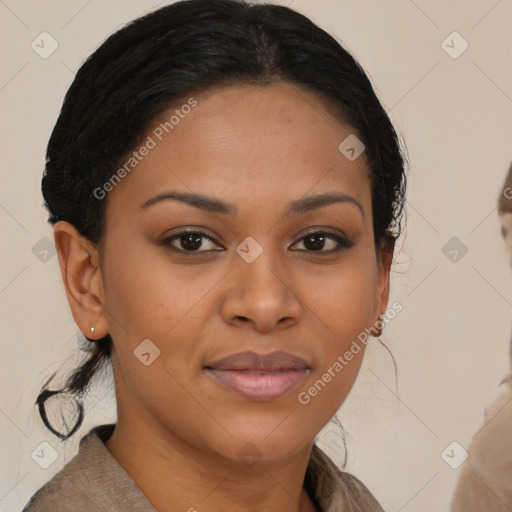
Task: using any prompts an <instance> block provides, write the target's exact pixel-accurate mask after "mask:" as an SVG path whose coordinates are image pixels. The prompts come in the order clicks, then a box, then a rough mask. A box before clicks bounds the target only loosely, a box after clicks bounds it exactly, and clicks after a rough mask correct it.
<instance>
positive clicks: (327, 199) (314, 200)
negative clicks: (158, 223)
mask: <svg viewBox="0 0 512 512" xmlns="http://www.w3.org/2000/svg"><path fill="white" fill-rule="evenodd" d="M168 200H175V201H181V202H182V203H185V204H188V205H190V206H195V207H196V208H200V209H201V210H205V211H207V212H212V213H223V214H226V215H235V214H236V213H237V212H238V207H237V206H235V205H233V204H229V203H226V202H225V201H223V200H221V199H217V198H214V197H209V196H205V195H202V194H193V193H190V192H177V191H169V192H163V193H161V194H158V195H157V196H155V197H152V198H151V199H148V200H147V201H146V202H145V203H143V204H142V205H141V209H142V210H143V209H146V208H149V207H150V206H153V205H154V204H157V203H160V202H161V201H168ZM335 203H347V204H352V205H354V206H356V207H357V208H358V210H359V211H360V213H361V216H362V217H363V219H364V210H363V207H362V206H361V204H360V203H359V201H357V200H356V199H355V198H354V197H352V196H349V195H347V194H343V193H341V192H336V193H327V194H319V195H315V196H306V197H303V198H301V199H298V200H296V201H292V202H291V203H290V205H289V207H288V209H287V210H286V212H285V216H287V215H297V214H301V213H307V212H310V211H312V210H316V209H317V208H322V207H323V206H328V205H331V204H335Z"/></svg>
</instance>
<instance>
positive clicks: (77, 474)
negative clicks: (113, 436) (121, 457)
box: [22, 425, 123, 512]
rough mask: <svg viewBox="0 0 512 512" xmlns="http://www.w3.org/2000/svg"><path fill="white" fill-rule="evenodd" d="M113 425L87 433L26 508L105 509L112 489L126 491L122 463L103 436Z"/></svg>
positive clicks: (61, 511)
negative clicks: (120, 475)
mask: <svg viewBox="0 0 512 512" xmlns="http://www.w3.org/2000/svg"><path fill="white" fill-rule="evenodd" d="M109 429H111V430H113V425H102V426H100V427H96V428H94V429H92V430H91V431H90V432H89V433H88V434H87V435H85V436H84V437H83V438H82V439H81V441H80V446H79V450H78V453H77V454H76V455H75V456H74V457H73V459H71V461H69V462H68V463H67V464H66V465H65V466H64V468H63V469H62V470H61V471H59V472H58V473H57V474H56V475H54V477H53V478H52V479H51V480H50V481H49V482H47V483H46V484H45V485H43V486H42V487H41V488H40V489H39V490H38V491H37V492H36V493H35V494H34V495H33V496H32V497H31V498H30V500H29V502H28V503H27V504H26V505H25V508H24V509H23V511H22V512H46V511H48V512H67V511H70V512H71V511H73V512H97V511H103V510H105V506H106V505H108V500H109V499H111V496H112V492H111V491H112V490H113V489H114V488H115V491H116V492H119V491H121V492H123V479H122V478H118V476H117V475H118V474H119V469H120V467H119V466H117V464H116V463H115V461H114V459H113V458H112V457H111V456H110V453H109V452H108V450H107V449H106V447H105V445H104V444H103V441H102V440H101V438H100V437H99V436H101V435H105V433H108V432H109ZM111 430H110V432H111ZM119 484H120V485H119ZM119 487H121V489H119ZM107 509H108V506H107Z"/></svg>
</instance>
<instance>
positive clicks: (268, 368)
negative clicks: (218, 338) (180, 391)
mask: <svg viewBox="0 0 512 512" xmlns="http://www.w3.org/2000/svg"><path fill="white" fill-rule="evenodd" d="M205 369H206V370H207V371H208V372H209V373H210V375H212V376H213V377H214V378H215V379H216V380H217V381H218V382H219V383H221V384H223V385H224V386H226V387H227V388H229V389H231V390H233V391H235V392H237V393H238V394H240V395H242V396H244V397H246V398H249V399H251V400H255V401H267V400H274V399H276V398H279V397H281V396H283V395H285V394H286V393H288V392H290V391H291V390H292V389H294V388H296V387H297V386H298V385H299V383H300V382H301V381H302V379H303V378H304V377H305V376H306V374H307V373H308V372H309V366H308V365H307V363H306V362H305V361H304V360H303V359H301V358H299V357H296V356H292V355H291V354H288V353H286V352H272V353H270V354H266V355H258V354H256V353H255V352H240V353H238V354H232V355H230V356H228V357H224V358H222V359H219V360H217V361H215V362H214V363H212V364H210V365H208V366H206V367H205Z"/></svg>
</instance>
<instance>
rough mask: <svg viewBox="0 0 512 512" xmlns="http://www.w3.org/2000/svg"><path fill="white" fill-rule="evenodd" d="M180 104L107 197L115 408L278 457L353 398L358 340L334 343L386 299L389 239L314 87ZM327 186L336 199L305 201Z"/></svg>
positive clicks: (214, 94)
mask: <svg viewBox="0 0 512 512" xmlns="http://www.w3.org/2000/svg"><path fill="white" fill-rule="evenodd" d="M183 104H188V105H189V106H190V108H187V107H185V108H181V107H180V106H179V105H178V106H177V107H176V108H173V109H170V110H169V111H168V112H166V113H165V115H163V116H162V118H160V119H158V120H157V121H156V122H155V123H154V125H153V126H152V127H151V129H150V130H149V131H148V133H147V134H146V138H145V139H144V140H143V141H142V142H141V145H140V146H142V145H146V147H147V148H148V149H147V151H144V150H142V151H139V148H140V146H138V147H137V148H135V150H136V151H138V156H136V157H135V158H137V159H138V160H137V163H136V165H128V166H127V167H126V169H128V168H129V169H130V171H129V173H127V175H126V176H125V177H124V178H123V179H122V180H121V181H120V182H119V183H118V184H116V185H115V186H113V187H112V190H111V191H109V192H108V194H107V197H106V198H105V199H104V200H106V201H107V221H106V238H105V239H104V244H102V246H101V282H102V289H101V291H100V293H99V299H100V302H101V305H102V314H103V315H104V319H105V321H106V325H107V324H108V332H110V334H111V336H112V338H113V341H114V368H115V372H116V374H115V375H116V392H117V400H118V414H119V421H124V422H125V425H133V428H137V429H139V430H141V429H142V430H144V429H146V431H147V432H149V431H151V432H153V433H154V432H155V431H156V430H158V431H159V432H161V433H162V435H164V436H165V437H166V438H167V439H171V440H176V439H180V440H182V441H184V442H186V443H187V444H189V445H192V446H194V447H197V448H199V449H200V450H203V451H205V450H206V451H207V452H209V453H216V454H219V455H222V456H225V457H228V458H230V459H239V460H240V459H241V458H244V457H249V458H251V457H253V458H258V459H259V458H262V459H267V460H272V459H278V458H281V457H284V456H286V455H289V454H291V453H293V452H296V451H297V450H298V449H299V448H300V447H304V446H306V445H307V444H308V443H310V442H311V441H312V440H313V438H314V436H315V435H316V434H317V433H318V432H319V430H320V429H321V428H322V427H323V426H324V425H325V424H326V423H327V422H328V420H329V419H330V418H331V417H332V415H333V414H334V413H335V412H336V410H337V409H338V408H339V407H340V405H341V404H342V403H343V401H344V400H345V398H346V396H347V394H348V393H349V391H350V389H351V387H352V385H353V383H354V380H355V378H356V375H357V373H358V370H359V368H360V365H361V362H362V356H363V353H364V345H362V344H361V343H360V344H359V345H360V347H361V348H362V350H360V351H359V352H358V353H357V354H353V358H352V359H351V360H349V361H347V360H346V358H344V354H345V353H346V352H347V351H348V350H349V349H350V347H351V345H352V343H353V341H354V340H357V336H358V334H360V333H361V332H362V331H364V329H365V328H368V327H370V326H371V325H372V324H374V323H375V322H376V321H377V319H378V316H379V315H380V314H382V313H384V311H385V308H386V305H387V299H388V296H387V293H388V279H389V273H388V270H389V265H390V260H391V258H390V256H391V255H392V250H390V251H388V252H387V253H386V254H387V258H385V259H382V260H380V258H379V259H377V258H376V252H375V247H374V241H373V227H372V209H371V195H370V181H369V170H368V167H367V162H366V159H365V154H364V152H363V153H362V154H361V155H360V156H358V157H357V158H354V157H355V156H357V152H358V150H359V149H360V147H359V146H357V141H356V146H355V151H351V150H350V148H348V151H347V149H346V148H345V146H342V149H343V148H344V149H343V152H342V151H341V150H340V149H339V145H340V143H342V142H343V141H344V140H345V139H346V138H347V137H348V136H351V135H353V134H354V130H353V129H352V128H351V127H350V126H348V125H344V124H341V123H340V122H339V121H338V120H337V119H336V118H335V117H333V115H332V114H331V113H330V111H331V112H332V108H331V109H329V107H328V105H327V104H326V103H325V102H323V101H322V100H321V99H319V98H318V97H317V96H316V95H315V94H313V93H311V92H308V91H306V90H304V89H302V88H298V87H296V86H291V85H289V84H284V83H280V84H274V85H272V86H268V87H256V86H243V87H230V88H224V89H218V90H212V91H208V92H203V93H201V94H197V95H194V96H193V99H191V98H185V99H184V101H183ZM176 110H178V112H175V111H176ZM329 110H330V111H329ZM173 114H174V115H175V117H174V118H173V119H172V121H169V119H170V118H171V115H173ZM177 120H178V121H177ZM166 121H169V123H168V124H167V125H166V129H165V128H163V125H162V124H161V123H165V122H166ZM147 137H150V138H149V139H148V138H147ZM351 140H352V141H353V139H348V142H347V143H345V144H348V145H349V146H351V145H350V141H351ZM352 146H353V144H352ZM142 153H145V156H143V155H142ZM131 164H134V161H132V162H131ZM121 174H123V173H121ZM106 188H107V189H108V188H109V187H108V186H107V187H106ZM165 194H168V195H169V196H170V195H171V194H176V195H181V197H182V200H178V199H177V198H175V199H171V198H169V197H168V198H166V197H165V196H164V195H165ZM326 194H328V195H330V196H332V197H334V196H340V197H341V199H342V200H336V201H334V200H329V201H325V200H324V201H314V200H312V198H313V197H314V196H324V195H326ZM196 196H197V197H196ZM343 198H345V200H343ZM324 199H325V198H324ZM183 231H193V232H194V233H198V232H199V233H200V235H198V234H196V235H190V234H189V235H188V236H186V235H183V234H182V232H183ZM180 234H181V236H180ZM381 263H382V264H381ZM147 340H150V341H147ZM370 342H371V341H370ZM276 351H279V352H285V353H287V354H288V355H287V356H286V355H285V356H283V355H282V354H281V355H279V354H278V355H277V356H275V357H273V356H272V353H273V352H276ZM247 352H251V353H253V354H252V355H247V354H245V355H244V354H242V355H240V354H241V353H247ZM354 352H355V351H354ZM269 354H270V357H268V358H267V359H263V358H262V356H266V355H269ZM228 356H233V357H229V359H227V360H224V362H223V361H221V360H222V359H224V358H227V357H228ZM260 356H261V357H260ZM339 357H341V358H344V359H343V360H344V361H345V363H346V364H343V365H342V366H343V368H342V370H341V371H340V370H338V371H336V370H333V367H334V366H335V363H336V362H337V361H338V362H339V361H340V359H339ZM336 368H338V369H339V366H336ZM329 369H331V370H330V379H328V377H325V374H326V372H328V373H329ZM319 380H320V381H321V383H319V382H318V381H319ZM315 383H316V387H315ZM322 383H323V384H322ZM312 387H313V388H314V389H316V392H315V391H314V390H313V391H311V392H310V391H308V390H310V388H312ZM155 429H156V430H155Z"/></svg>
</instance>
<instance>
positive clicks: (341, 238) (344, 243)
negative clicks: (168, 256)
mask: <svg viewBox="0 0 512 512" xmlns="http://www.w3.org/2000/svg"><path fill="white" fill-rule="evenodd" d="M203 229H204V228H187V229H182V230H181V231H178V232H176V233H174V234H172V235H170V236H167V237H165V238H163V239H162V240H161V241H160V242H159V245H162V246H164V247H168V248H169V249H171V250H173V251H175V252H177V253H182V254H186V255H194V254H201V253H208V252H212V251H219V250H222V251H223V250H226V249H207V250H202V251H201V250H199V251H186V250H183V249H178V248H177V247H174V246H173V245H171V242H174V241H175V240H179V238H180V237H182V236H184V235H187V234H196V235H199V236H200V237H202V238H206V239H207V240H210V241H211V242H213V243H215V244H216V245H222V244H221V243H220V242H219V240H217V239H216V237H214V236H213V235H209V234H208V233H206V232H205V231H203ZM341 233H342V234H338V233H333V232H332V231H330V230H328V228H321V227H315V228H310V229H309V230H308V231H306V232H305V233H302V234H301V235H299V238H298V239H297V240H296V241H295V242H294V243H293V244H292V246H291V247H293V246H294V245H297V244H298V243H300V242H303V241H304V239H305V238H306V237H307V236H308V235H314V234H322V235H324V236H325V238H328V239H329V240H333V241H334V242H336V243H337V244H338V247H337V248H335V249H331V250H328V251H324V250H319V251H308V250H304V249H301V250H298V251H297V252H303V253H308V254H311V255H316V254H318V255H322V254H325V255H328V254H336V253H339V252H341V251H343V250H345V249H350V248H351V247H353V246H354V244H355V241H354V240H353V239H350V238H349V237H347V236H346V235H345V233H344V232H343V231H342V232H341Z"/></svg>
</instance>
